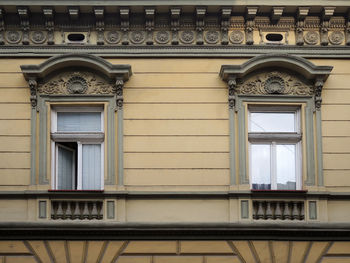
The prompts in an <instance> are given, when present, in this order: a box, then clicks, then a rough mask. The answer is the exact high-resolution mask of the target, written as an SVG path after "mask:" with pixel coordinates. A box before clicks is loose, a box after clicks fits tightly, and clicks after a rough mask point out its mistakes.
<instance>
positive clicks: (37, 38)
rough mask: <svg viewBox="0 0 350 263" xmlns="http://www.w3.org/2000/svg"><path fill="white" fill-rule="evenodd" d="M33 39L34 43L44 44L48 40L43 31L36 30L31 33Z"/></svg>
mask: <svg viewBox="0 0 350 263" xmlns="http://www.w3.org/2000/svg"><path fill="white" fill-rule="evenodd" d="M31 40H32V42H33V43H34V44H42V43H44V42H45V40H46V34H45V33H44V32H43V31H34V32H32V34H31Z"/></svg>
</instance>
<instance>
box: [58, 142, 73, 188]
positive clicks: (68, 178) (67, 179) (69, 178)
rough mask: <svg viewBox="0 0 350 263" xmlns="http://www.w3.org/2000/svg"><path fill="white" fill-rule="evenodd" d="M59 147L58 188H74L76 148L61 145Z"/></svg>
mask: <svg viewBox="0 0 350 263" xmlns="http://www.w3.org/2000/svg"><path fill="white" fill-rule="evenodd" d="M57 147H58V152H57V154H58V156H57V189H59V190H73V189H74V186H73V176H74V154H75V153H74V150H70V149H69V148H66V147H62V146H60V145H57Z"/></svg>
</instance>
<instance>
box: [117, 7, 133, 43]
mask: <svg viewBox="0 0 350 263" xmlns="http://www.w3.org/2000/svg"><path fill="white" fill-rule="evenodd" d="M119 12H120V20H121V22H120V29H121V31H122V32H123V38H122V44H123V45H129V37H128V33H129V14H130V10H129V8H128V7H122V8H120V10H119Z"/></svg>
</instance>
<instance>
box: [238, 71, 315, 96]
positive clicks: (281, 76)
mask: <svg viewBox="0 0 350 263" xmlns="http://www.w3.org/2000/svg"><path fill="white" fill-rule="evenodd" d="M236 91H237V93H238V94H251V95H270V94H280V95H297V96H310V95H313V93H314V91H313V87H312V86H311V85H308V84H307V83H304V82H302V81H301V80H299V79H298V78H296V77H294V76H291V75H289V74H287V73H284V72H269V73H266V72H265V73H262V74H259V75H255V76H253V77H251V78H249V79H248V80H244V81H242V80H240V82H239V83H238V85H237V88H236Z"/></svg>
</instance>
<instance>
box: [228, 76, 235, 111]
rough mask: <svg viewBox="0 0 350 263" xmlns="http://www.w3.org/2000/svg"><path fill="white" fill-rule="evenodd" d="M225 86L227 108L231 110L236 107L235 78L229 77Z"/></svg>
mask: <svg viewBox="0 0 350 263" xmlns="http://www.w3.org/2000/svg"><path fill="white" fill-rule="evenodd" d="M227 85H228V107H229V109H233V108H234V107H235V105H236V96H235V92H236V87H237V82H236V77H234V76H233V77H230V78H229V79H228V80H227Z"/></svg>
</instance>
